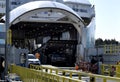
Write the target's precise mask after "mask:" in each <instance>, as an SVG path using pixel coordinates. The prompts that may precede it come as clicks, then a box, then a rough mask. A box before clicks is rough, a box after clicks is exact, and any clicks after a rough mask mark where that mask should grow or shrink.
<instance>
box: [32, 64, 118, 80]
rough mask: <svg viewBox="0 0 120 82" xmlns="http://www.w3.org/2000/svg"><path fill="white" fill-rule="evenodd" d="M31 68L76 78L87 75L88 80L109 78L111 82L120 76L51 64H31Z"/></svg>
mask: <svg viewBox="0 0 120 82" xmlns="http://www.w3.org/2000/svg"><path fill="white" fill-rule="evenodd" d="M30 68H31V69H36V70H41V71H43V72H47V73H54V74H57V75H62V76H67V77H70V78H74V76H76V77H77V78H76V79H80V80H81V79H82V77H89V79H90V80H89V81H90V82H99V81H98V80H100V82H108V81H109V80H111V82H120V78H118V77H111V76H104V75H98V74H92V73H87V72H81V71H76V70H65V69H59V68H57V67H51V66H46V65H45V66H44V65H42V66H36V65H31V67H30Z"/></svg>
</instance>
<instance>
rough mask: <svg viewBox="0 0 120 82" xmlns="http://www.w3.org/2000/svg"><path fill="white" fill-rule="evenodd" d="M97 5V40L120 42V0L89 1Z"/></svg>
mask: <svg viewBox="0 0 120 82" xmlns="http://www.w3.org/2000/svg"><path fill="white" fill-rule="evenodd" d="M89 1H90V2H91V3H92V4H94V5H95V14H96V18H95V19H96V33H95V38H96V39H97V38H102V39H103V40H104V39H115V40H117V41H120V0H89Z"/></svg>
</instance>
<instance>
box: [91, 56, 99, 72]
mask: <svg viewBox="0 0 120 82" xmlns="http://www.w3.org/2000/svg"><path fill="white" fill-rule="evenodd" d="M91 72H92V73H97V72H98V61H97V59H96V57H94V56H93V57H92V59H91Z"/></svg>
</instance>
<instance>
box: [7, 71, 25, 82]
mask: <svg viewBox="0 0 120 82" xmlns="http://www.w3.org/2000/svg"><path fill="white" fill-rule="evenodd" d="M6 81H7V82H23V81H22V80H21V79H20V76H18V75H17V74H14V73H11V74H8V75H7V76H6Z"/></svg>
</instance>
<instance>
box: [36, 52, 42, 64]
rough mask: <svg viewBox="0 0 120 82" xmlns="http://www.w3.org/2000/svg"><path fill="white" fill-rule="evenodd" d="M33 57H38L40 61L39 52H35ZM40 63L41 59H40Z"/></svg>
mask: <svg viewBox="0 0 120 82" xmlns="http://www.w3.org/2000/svg"><path fill="white" fill-rule="evenodd" d="M35 57H36V58H37V59H39V61H40V53H38V52H37V53H35ZM40 63H41V61H40Z"/></svg>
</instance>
